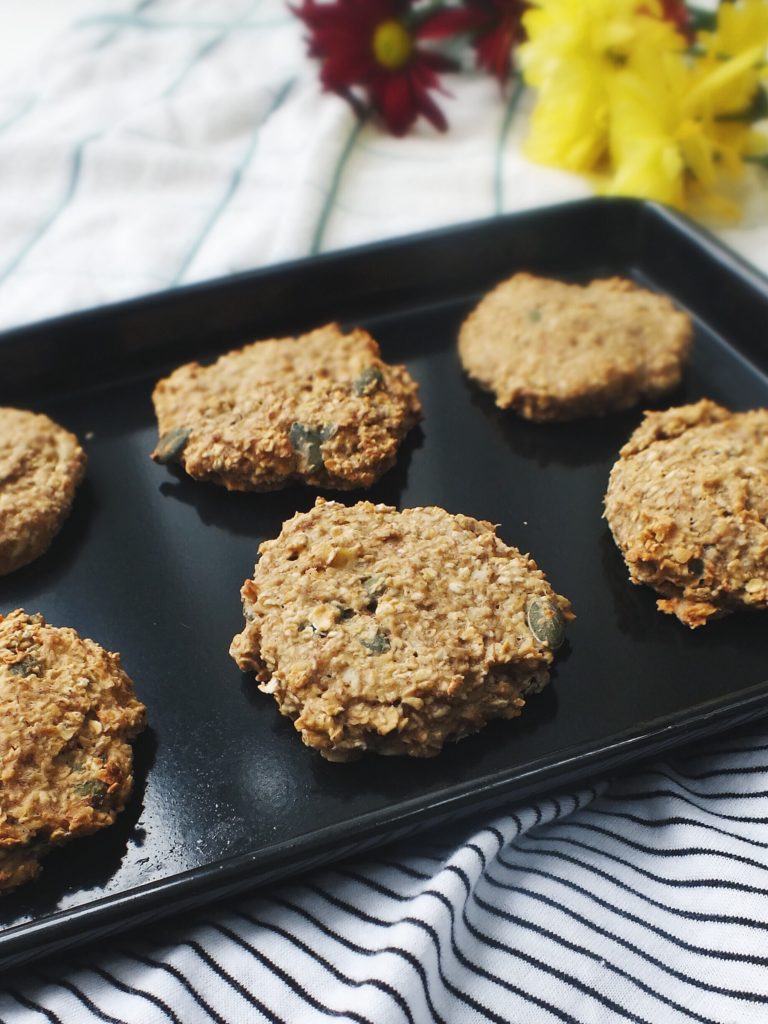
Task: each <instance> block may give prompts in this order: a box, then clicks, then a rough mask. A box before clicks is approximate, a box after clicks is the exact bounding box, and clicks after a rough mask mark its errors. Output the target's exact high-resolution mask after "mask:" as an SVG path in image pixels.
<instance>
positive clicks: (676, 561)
mask: <svg viewBox="0 0 768 1024" xmlns="http://www.w3.org/2000/svg"><path fill="white" fill-rule="evenodd" d="M605 518H606V519H607V520H608V523H609V525H610V527H611V531H612V532H613V536H614V539H615V540H616V543H617V545H618V546H619V549H620V550H621V552H622V554H623V555H624V560H625V561H626V563H627V566H628V568H629V578H630V579H631V580H632V582H633V583H647V584H649V585H650V586H652V587H654V588H655V589H656V590H657V591H658V592H659V593H660V594H661V595H662V597H661V599H660V600H659V601H658V602H657V604H658V607H659V608H660V609H661V611H663V612H668V613H670V614H672V615H676V616H677V617H678V619H680V621H681V622H684V623H685V624H686V625H687V626H690V627H691V628H695V627H697V626H703V625H705V623H707V622H708V621H709V620H710V619H713V618H717V617H719V616H721V615H726V614H727V613H728V612H732V611H736V610H737V609H739V608H766V607H768V409H756V410H754V411H753V412H742V413H732V412H729V411H728V410H727V409H724V408H723V407H722V406H720V405H716V404H715V403H714V402H710V401H708V400H706V399H704V400H702V401H700V402H697V403H695V404H694V405H683V406H679V407H678V408H674V409H667V410H665V411H664V412H651V413H646V414H645V419H644V421H643V422H642V423H641V425H640V426H639V427H638V428H637V430H636V431H635V432H634V434H632V436H631V437H630V439H629V441H628V442H627V443H626V444H625V445H624V447H623V448H622V449H621V456H620V458H619V461H618V462H617V463H616V464H615V465H614V467H613V469H612V470H611V476H610V481H609V484H608V492H607V494H606V496H605Z"/></svg>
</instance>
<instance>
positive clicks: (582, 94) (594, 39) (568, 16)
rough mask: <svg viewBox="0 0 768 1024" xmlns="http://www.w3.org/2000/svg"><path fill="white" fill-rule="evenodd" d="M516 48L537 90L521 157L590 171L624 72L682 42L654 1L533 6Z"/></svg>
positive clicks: (586, 0) (578, 0)
mask: <svg viewBox="0 0 768 1024" xmlns="http://www.w3.org/2000/svg"><path fill="white" fill-rule="evenodd" d="M533 4H534V6H533V7H532V9H531V10H529V11H528V12H527V13H526V14H525V15H524V16H523V24H524V26H525V29H526V32H527V34H528V42H527V43H525V44H524V45H523V46H521V47H519V49H518V57H519V60H520V64H521V67H522V69H523V75H524V77H525V80H526V82H527V83H528V84H529V85H532V86H534V87H535V88H536V89H538V101H537V104H536V107H535V109H534V112H533V115H532V118H531V135H530V138H529V140H528V144H527V152H528V154H529V156H531V157H532V158H533V159H534V160H538V161H540V162H542V163H551V164H557V165H558V166H562V167H566V168H568V169H570V170H591V169H593V168H594V167H595V166H597V165H598V164H599V162H600V161H601V159H603V157H604V156H605V155H606V153H607V148H608V138H609V132H608V127H609V124H608V122H609V113H610V95H611V91H612V88H613V82H614V80H615V78H616V76H617V74H619V73H620V72H622V70H623V69H626V68H631V67H632V66H634V64H635V63H636V61H637V60H638V59H642V57H643V54H653V55H656V56H658V55H659V54H662V53H665V52H667V51H673V52H675V51H680V50H682V49H683V48H684V47H685V40H684V39H683V38H682V36H681V35H679V34H678V32H677V31H676V30H675V28H674V27H673V26H672V24H671V23H670V22H667V21H664V20H663V19H662V18H661V17H660V14H661V7H660V5H659V3H658V2H657V0H646V2H645V3H643V5H642V9H638V2H637V0H533Z"/></svg>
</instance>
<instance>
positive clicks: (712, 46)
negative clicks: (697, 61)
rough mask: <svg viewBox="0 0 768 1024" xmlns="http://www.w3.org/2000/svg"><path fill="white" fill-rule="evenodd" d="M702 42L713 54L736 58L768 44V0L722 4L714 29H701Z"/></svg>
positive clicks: (739, 0) (699, 37) (700, 39)
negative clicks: (747, 51) (708, 30)
mask: <svg viewBox="0 0 768 1024" xmlns="http://www.w3.org/2000/svg"><path fill="white" fill-rule="evenodd" d="M698 39H699V42H700V44H701V45H702V46H703V48H704V49H705V50H706V51H707V52H708V53H710V54H712V55H714V56H717V55H719V54H726V55H727V56H729V57H735V56H737V55H738V54H740V53H744V51H745V50H751V49H753V47H755V46H760V45H762V47H763V56H765V49H766V47H768V3H766V2H765V0H738V2H736V3H721V4H720V7H719V8H718V11H717V27H716V28H715V30H714V32H704V31H702V32H700V33H699V36H698Z"/></svg>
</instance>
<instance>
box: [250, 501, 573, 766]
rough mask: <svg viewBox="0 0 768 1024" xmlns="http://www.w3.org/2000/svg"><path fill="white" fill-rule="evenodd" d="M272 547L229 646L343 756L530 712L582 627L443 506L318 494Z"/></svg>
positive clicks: (425, 747) (264, 552)
mask: <svg viewBox="0 0 768 1024" xmlns="http://www.w3.org/2000/svg"><path fill="white" fill-rule="evenodd" d="M259 551H260V555H261V557H260V560H259V562H258V563H257V565H256V569H255V572H254V576H253V579H252V580H247V581H246V582H245V584H244V585H243V589H242V597H243V608H244V613H245V618H246V625H245V629H244V630H243V632H242V633H240V634H239V635H238V636H236V637H235V639H234V640H233V642H232V647H231V651H230V653H231V654H232V656H233V658H234V659H235V661H236V662H237V664H238V665H239V666H240V668H241V669H243V670H244V671H253V672H255V673H256V678H257V679H258V681H259V683H260V688H261V689H262V690H263V691H264V692H265V693H270V694H272V695H273V696H274V698H275V700H276V701H277V704H278V707H279V708H280V711H281V712H282V713H283V714H284V715H288V716H289V717H290V718H292V719H293V720H294V724H295V727H296V729H297V730H298V731H299V732H300V733H301V738H302V739H303V741H304V743H305V744H307V746H310V747H314V748H315V749H317V750H319V751H320V753H321V754H322V755H323V757H325V758H327V759H328V760H331V761H347V760H350V759H352V758H353V757H355V756H357V755H359V754H360V753H362V752H363V751H365V750H372V751H376V752H378V753H381V754H410V755H412V756H415V757H432V756H434V755H435V754H438V753H439V752H440V749H441V748H442V746H443V743H444V742H445V741H446V740H447V739H460V738H461V737H462V736H466V735H467V734H469V733H472V732H475V731H476V730H477V729H480V728H481V727H482V726H483V725H485V724H486V722H488V721H489V720H490V719H492V718H516V717H517V716H518V715H519V714H520V712H521V710H522V708H523V706H524V704H525V696H526V694H528V693H535V692H537V691H538V690H541V689H542V688H543V687H544V686H545V685H546V684H547V682H548V681H549V672H548V669H549V666H550V665H551V664H552V661H553V659H554V651H555V648H556V647H557V646H559V644H560V643H561V642H562V640H563V637H564V629H565V622H566V620H568V619H571V618H573V614H572V612H571V608H570V603H569V602H568V601H567V600H566V598H564V597H560V596H559V595H558V594H556V593H555V592H554V591H553V590H552V588H551V587H550V585H549V584H548V583H547V581H546V578H545V577H544V574H543V573H542V572H541V571H540V570H539V569H538V568H537V566H536V563H535V562H534V561H533V560H532V559H530V558H529V557H528V556H527V555H521V554H520V552H519V551H517V550H516V549H515V548H512V547H508V546H507V545H506V544H504V542H503V541H501V540H500V539H499V538H498V537H497V536H496V533H495V527H493V526H492V525H491V524H490V523H484V522H478V521H477V520H476V519H470V518H469V517H467V516H462V515H450V514H449V513H448V512H445V511H444V510H443V509H441V508H412V509H405V510H404V511H403V512H398V511H397V509H394V508H389V507H388V506H386V505H373V504H371V503H370V502H360V503H359V504H357V505H354V506H352V507H351V508H348V507H346V506H345V505H341V504H339V503H337V502H325V501H323V500H322V499H319V500H318V501H317V503H316V504H315V506H314V508H313V509H311V510H310V511H309V512H307V513H304V514H298V515H296V516H294V517H293V519H291V520H289V521H288V522H286V523H284V524H283V529H282V532H281V534H280V536H279V537H277V539H275V540H270V541H266V542H265V543H264V544H262V545H261V547H260V549H259Z"/></svg>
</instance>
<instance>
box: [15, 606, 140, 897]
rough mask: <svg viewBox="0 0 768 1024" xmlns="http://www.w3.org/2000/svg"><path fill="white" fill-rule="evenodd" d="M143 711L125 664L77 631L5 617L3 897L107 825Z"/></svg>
mask: <svg viewBox="0 0 768 1024" xmlns="http://www.w3.org/2000/svg"><path fill="white" fill-rule="evenodd" d="M145 713H146V709H145V708H144V705H143V704H140V703H139V701H138V700H136V698H135V697H134V695H133V684H132V683H131V680H130V679H129V677H128V676H127V675H126V673H125V672H124V671H123V669H122V668H121V667H120V657H119V655H117V654H110V653H109V652H108V651H105V650H103V648H101V647H99V646H98V644H95V643H94V642H93V641H92V640H83V639H81V638H80V637H79V636H78V635H77V633H76V632H75V631H74V630H73V629H59V628H56V627H54V626H49V625H47V624H46V622H45V619H44V618H43V617H42V615H27V613H26V612H24V611H21V610H17V611H14V612H11V613H10V614H9V615H6V616H0V892H2V891H4V890H7V889H12V888H14V887H15V886H17V885H20V884H21V883H22V882H25V881H28V880H29V879H30V878H34V877H35V876H36V875H37V874H38V872H39V870H40V866H39V859H40V857H42V856H43V855H44V854H45V853H47V852H48V851H49V850H50V849H52V848H53V847H55V846H59V845H61V844H62V843H65V842H68V841H69V840H70V839H74V838H76V837H78V836H84V835H88V834H89V833H91V832H95V831H97V830H98V829H102V828H105V827H106V826H107V825H111V824H112V822H113V821H114V820H115V818H116V816H117V815H118V814H119V812H120V811H122V809H123V808H124V806H125V803H126V800H127V799H128V797H129V796H130V793H131V788H132V785H133V775H132V764H133V762H132V752H131V747H130V745H129V743H128V741H129V740H131V739H133V738H134V737H135V736H136V735H138V733H139V732H140V731H141V730H142V729H143V728H144V724H145Z"/></svg>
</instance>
